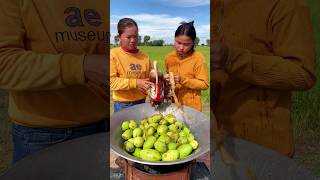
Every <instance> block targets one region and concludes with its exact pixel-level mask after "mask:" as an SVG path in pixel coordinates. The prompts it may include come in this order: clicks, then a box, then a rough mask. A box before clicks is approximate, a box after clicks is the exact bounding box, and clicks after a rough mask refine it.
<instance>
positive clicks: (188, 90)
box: [165, 21, 209, 111]
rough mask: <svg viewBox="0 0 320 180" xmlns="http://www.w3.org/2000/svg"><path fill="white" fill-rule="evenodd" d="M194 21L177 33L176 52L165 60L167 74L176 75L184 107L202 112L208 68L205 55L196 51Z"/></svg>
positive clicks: (184, 25)
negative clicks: (202, 94) (203, 91)
mask: <svg viewBox="0 0 320 180" xmlns="http://www.w3.org/2000/svg"><path fill="white" fill-rule="evenodd" d="M196 37H197V36H196V30H195V28H194V26H193V21H192V22H189V23H185V22H183V23H181V25H180V26H179V27H178V29H177V30H176V32H175V44H174V47H175V51H173V52H170V53H169V54H168V55H167V56H166V58H165V64H166V70H167V72H168V73H169V72H173V73H174V75H175V83H176V90H175V91H176V94H177V97H178V100H179V102H180V103H181V104H182V105H187V106H190V107H192V108H195V109H197V110H199V111H201V110H202V103H201V91H202V90H206V89H208V87H209V82H208V67H207V64H206V62H205V58H204V57H203V55H202V54H201V53H200V52H198V51H196V50H195V39H196Z"/></svg>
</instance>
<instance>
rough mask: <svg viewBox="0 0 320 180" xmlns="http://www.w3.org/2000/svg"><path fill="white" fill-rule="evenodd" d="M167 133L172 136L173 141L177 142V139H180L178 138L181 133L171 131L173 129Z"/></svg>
mask: <svg viewBox="0 0 320 180" xmlns="http://www.w3.org/2000/svg"><path fill="white" fill-rule="evenodd" d="M167 135H168V136H169V137H170V138H171V140H172V141H173V142H177V140H178V138H179V134H178V133H176V132H171V131H169V132H167Z"/></svg>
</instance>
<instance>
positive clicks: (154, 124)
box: [150, 123, 159, 129]
mask: <svg viewBox="0 0 320 180" xmlns="http://www.w3.org/2000/svg"><path fill="white" fill-rule="evenodd" d="M150 126H152V127H154V129H157V128H158V126H159V124H158V123H151V124H150Z"/></svg>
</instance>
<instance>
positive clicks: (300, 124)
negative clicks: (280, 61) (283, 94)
mask: <svg viewBox="0 0 320 180" xmlns="http://www.w3.org/2000/svg"><path fill="white" fill-rule="evenodd" d="M308 2H309V4H310V11H311V17H312V21H313V25H314V31H315V39H316V48H317V57H316V76H317V83H316V85H315V87H313V88H312V89H311V90H310V91H307V92H297V93H295V94H294V96H293V101H294V104H293V111H292V115H293V119H294V123H295V127H296V129H295V130H296V134H297V135H299V136H300V135H302V133H303V132H305V130H311V131H319V130H320V103H319V102H320V83H319V81H320V3H319V1H318V0H308Z"/></svg>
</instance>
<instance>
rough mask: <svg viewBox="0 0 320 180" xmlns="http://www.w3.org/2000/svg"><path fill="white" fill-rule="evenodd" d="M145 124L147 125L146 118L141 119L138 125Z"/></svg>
mask: <svg viewBox="0 0 320 180" xmlns="http://www.w3.org/2000/svg"><path fill="white" fill-rule="evenodd" d="M146 123H148V118H143V119H141V121H140V124H142V125H145V124H146Z"/></svg>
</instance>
